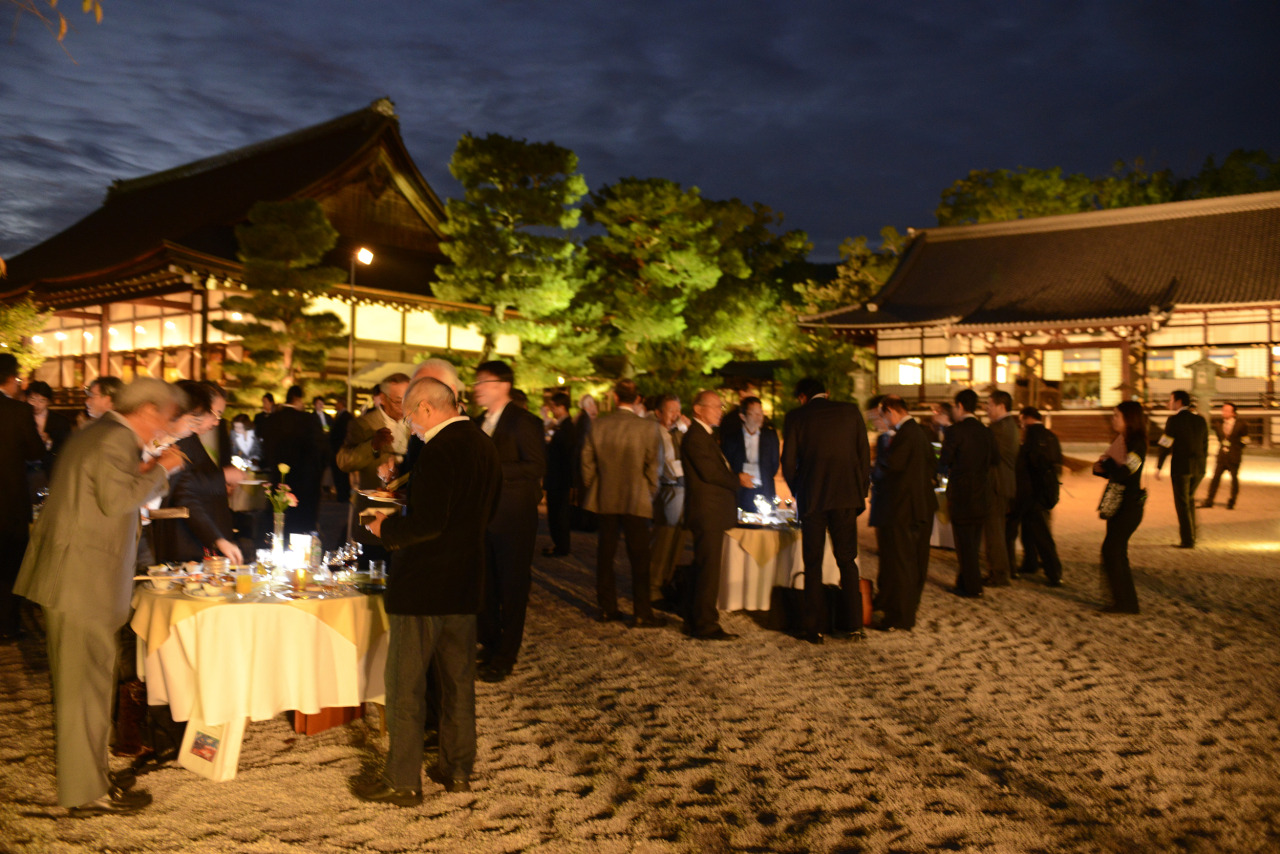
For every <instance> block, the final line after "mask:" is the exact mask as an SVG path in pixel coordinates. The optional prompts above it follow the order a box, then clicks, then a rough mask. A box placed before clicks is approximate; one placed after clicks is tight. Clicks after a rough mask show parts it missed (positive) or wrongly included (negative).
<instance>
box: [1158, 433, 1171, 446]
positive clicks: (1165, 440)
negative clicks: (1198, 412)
mask: <svg viewBox="0 0 1280 854" xmlns="http://www.w3.org/2000/svg"><path fill="white" fill-rule="evenodd" d="M1156 444H1158V445H1159V446H1160V447H1162V448H1172V447H1173V437H1172V436H1170V435H1168V434H1165V435H1164V436H1161V437H1160V441H1159V442H1157V443H1156Z"/></svg>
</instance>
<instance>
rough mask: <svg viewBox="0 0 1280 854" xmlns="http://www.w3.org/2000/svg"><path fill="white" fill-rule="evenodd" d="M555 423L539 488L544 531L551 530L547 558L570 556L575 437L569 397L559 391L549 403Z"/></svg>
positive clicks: (544, 550) (552, 396)
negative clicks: (544, 508) (542, 492)
mask: <svg viewBox="0 0 1280 854" xmlns="http://www.w3.org/2000/svg"><path fill="white" fill-rule="evenodd" d="M548 405H549V406H550V408H551V417H552V418H553V419H554V420H555V432H554V433H552V434H551V438H550V439H549V440H548V441H547V474H546V477H544V478H543V479H542V488H543V489H544V490H546V493H547V528H549V529H550V531H551V548H549V549H543V550H542V553H543V554H544V555H546V556H547V557H563V556H564V555H567V554H568V553H569V530H570V527H571V526H570V521H571V519H570V507H569V496H570V494H571V493H572V492H573V469H574V454H575V449H576V447H577V444H578V442H577V435H576V431H575V430H574V427H573V419H572V418H570V417H569V395H567V394H565V393H564V392H562V391H558V392H556V393H555V394H553V395H551V401H550V403H549V404H548Z"/></svg>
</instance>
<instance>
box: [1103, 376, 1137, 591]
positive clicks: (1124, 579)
mask: <svg viewBox="0 0 1280 854" xmlns="http://www.w3.org/2000/svg"><path fill="white" fill-rule="evenodd" d="M1111 428H1112V429H1113V430H1115V431H1116V437H1115V439H1114V440H1113V441H1112V442H1111V447H1110V448H1108V449H1107V452H1106V453H1105V454H1103V455H1102V457H1100V458H1099V459H1098V461H1097V462H1096V463H1094V464H1093V473H1094V474H1096V475H1098V476H1099V477H1105V478H1106V479H1107V480H1108V481H1109V483H1114V484H1118V485H1120V486H1121V487H1123V489H1124V494H1123V496H1122V497H1121V499H1120V506H1119V509H1117V510H1116V512H1115V514H1114V515H1113V516H1112V517H1111V518H1110V519H1107V536H1106V538H1105V539H1103V541H1102V571H1103V574H1104V576H1105V577H1106V580H1107V586H1108V588H1109V589H1110V591H1111V604H1110V605H1108V606H1107V607H1105V608H1103V610H1104V611H1107V612H1109V613H1114V614H1136V613H1138V592H1137V591H1136V590H1134V587H1133V574H1132V573H1131V572H1130V570H1129V538H1130V537H1132V536H1133V532H1134V531H1136V530H1138V525H1139V524H1141V522H1142V507H1143V505H1144V504H1145V503H1146V501H1147V491H1146V490H1145V489H1143V488H1142V466H1143V463H1144V461H1145V460H1146V458H1147V415H1146V413H1145V412H1143V410H1142V404H1140V403H1138V402H1137V401H1133V400H1126V401H1124V402H1123V403H1121V404H1120V405H1119V406H1117V407H1116V408H1115V410H1114V411H1113V412H1112V413H1111Z"/></svg>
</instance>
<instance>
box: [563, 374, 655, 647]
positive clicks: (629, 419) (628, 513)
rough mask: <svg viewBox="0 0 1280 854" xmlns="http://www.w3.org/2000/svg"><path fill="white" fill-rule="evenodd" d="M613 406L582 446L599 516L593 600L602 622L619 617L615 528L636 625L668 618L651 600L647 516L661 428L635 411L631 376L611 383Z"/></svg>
mask: <svg viewBox="0 0 1280 854" xmlns="http://www.w3.org/2000/svg"><path fill="white" fill-rule="evenodd" d="M613 397H614V401H615V403H616V406H615V407H614V410H613V411H612V412H610V413H609V414H607V415H601V416H600V417H599V418H597V419H596V421H595V424H594V425H592V427H591V433H590V435H589V436H588V437H587V441H586V444H585V445H584V446H583V450H582V484H583V488H584V489H585V490H586V493H587V498H586V502H585V503H584V505H583V506H584V507H585V508H586V509H587V510H589V511H591V512H592V513H595V514H596V515H597V516H598V517H599V519H600V535H599V541H598V544H597V547H596V601H597V602H598V603H599V605H600V616H599V618H598V619H599V620H600V621H601V622H608V621H610V620H616V619H619V615H618V584H617V577H616V575H615V574H614V570H613V556H614V553H615V552H617V550H618V530H619V528H621V529H622V531H623V533H625V534H626V537H627V558H628V559H629V560H630V562H631V594H632V599H633V600H634V602H635V623H634V625H635V627H636V628H651V627H655V626H661V625H664V624H665V623H666V618H665V617H660V616H656V615H654V613H653V606H652V604H651V602H650V599H649V593H650V591H649V520H650V519H652V518H653V499H654V497H655V496H656V495H657V494H658V460H659V459H660V457H661V453H662V451H661V449H662V435H661V433H660V432H659V431H660V430H661V429H662V428H661V427H659V426H658V423H657V422H656V421H651V420H650V419H647V418H641V417H640V416H639V415H637V414H636V412H635V407H636V405H637V403H638V398H639V395H638V394H637V392H636V384H635V383H634V382H632V381H631V380H619V381H618V383H617V385H615V386H614V388H613Z"/></svg>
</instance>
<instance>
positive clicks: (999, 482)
mask: <svg viewBox="0 0 1280 854" xmlns="http://www.w3.org/2000/svg"><path fill="white" fill-rule="evenodd" d="M988 429H989V430H991V438H992V439H993V440H994V449H995V459H993V460H992V461H991V486H992V491H993V492H994V494H995V496H996V498H998V499H1000V500H1001V501H1002V502H1003V503H1004V504H1005V505H1008V503H1009V502H1010V501H1012V500H1013V497H1014V496H1015V495H1017V494H1018V480H1017V476H1016V475H1015V474H1014V464H1015V463H1016V462H1017V461H1018V433H1019V432H1020V431H1019V429H1018V417H1017V416H1016V415H1006V416H1005V417H1004V418H1001V419H1000V420H999V421H996V422H995V423H993V424H992V425H991V426H990V427H989V428H988Z"/></svg>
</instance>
